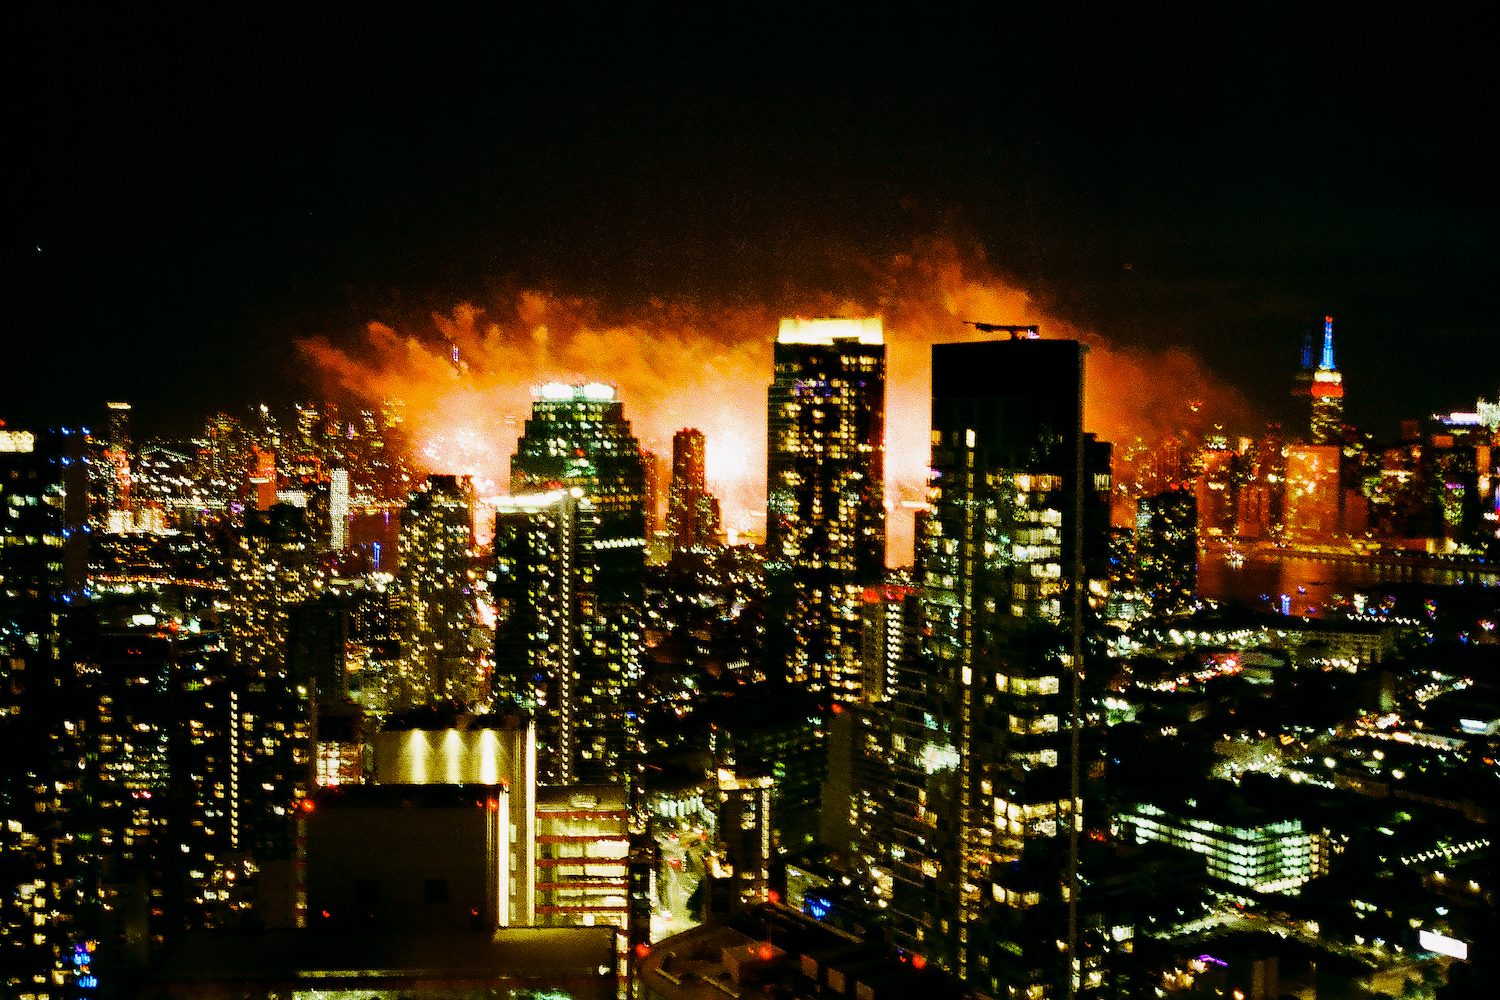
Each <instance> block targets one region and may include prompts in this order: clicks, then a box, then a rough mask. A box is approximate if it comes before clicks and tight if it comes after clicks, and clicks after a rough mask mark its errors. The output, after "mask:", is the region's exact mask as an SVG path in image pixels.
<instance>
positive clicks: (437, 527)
mask: <svg viewBox="0 0 1500 1000" xmlns="http://www.w3.org/2000/svg"><path fill="white" fill-rule="evenodd" d="M470 507H471V489H470V488H469V486H468V482H467V480H466V481H464V482H462V483H460V481H459V479H458V478H457V477H456V476H429V477H427V488H426V489H425V490H421V491H419V492H417V493H413V494H412V495H411V497H410V498H409V499H408V500H407V504H406V509H405V510H404V511H402V512H401V540H400V550H401V566H400V569H399V570H398V571H397V575H396V580H397V585H398V589H399V591H400V596H401V600H402V602H403V603H404V605H405V618H404V622H403V628H402V631H401V654H402V660H403V661H404V667H403V671H404V679H405V686H406V688H407V691H406V696H405V699H404V701H405V704H404V705H400V703H398V706H399V707H411V706H415V705H421V704H426V703H429V702H434V701H448V700H458V701H469V700H472V699H474V698H476V697H478V696H479V694H480V664H479V658H478V655H477V653H476V652H475V650H474V648H473V636H472V632H473V629H474V627H475V625H476V624H477V621H478V617H477V616H478V611H477V609H476V607H475V604H474V584H473V581H472V580H471V578H470V551H471V550H472V548H473V544H474V537H473V527H472V520H471V515H470Z"/></svg>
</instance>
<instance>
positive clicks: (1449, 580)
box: [1198, 550, 1500, 616]
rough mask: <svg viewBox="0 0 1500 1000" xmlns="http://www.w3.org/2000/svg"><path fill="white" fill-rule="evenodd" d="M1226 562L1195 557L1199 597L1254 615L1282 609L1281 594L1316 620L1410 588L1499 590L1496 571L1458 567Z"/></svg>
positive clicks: (1271, 559)
mask: <svg viewBox="0 0 1500 1000" xmlns="http://www.w3.org/2000/svg"><path fill="white" fill-rule="evenodd" d="M1237 562H1238V564H1237V565H1236V564H1234V563H1231V562H1230V560H1229V559H1228V557H1227V556H1226V554H1225V553H1224V552H1222V551H1217V550H1200V551H1199V553H1198V593H1199V595H1200V596H1202V597H1206V598H1210V599H1212V600H1215V601H1231V600H1237V601H1239V602H1240V603H1241V604H1243V605H1245V606H1246V607H1248V608H1250V609H1252V610H1254V611H1272V612H1277V613H1281V612H1282V611H1283V603H1282V595H1286V597H1287V599H1288V602H1289V604H1290V608H1289V610H1290V613H1291V614H1294V615H1313V616H1320V615H1322V614H1323V613H1324V611H1325V610H1326V609H1328V608H1330V607H1334V606H1343V605H1345V603H1346V602H1350V601H1353V600H1354V598H1355V595H1357V594H1359V595H1364V596H1365V598H1367V599H1368V605H1370V606H1373V605H1375V604H1377V603H1378V602H1379V601H1380V600H1381V598H1382V597H1384V596H1386V595H1388V594H1390V593H1391V592H1392V591H1394V590H1400V591H1410V590H1411V589H1412V587H1411V585H1413V584H1416V585H1425V586H1430V587H1451V586H1482V587H1500V571H1496V570H1491V569H1486V570H1477V569H1466V568H1460V567H1448V566H1432V565H1412V564H1410V563H1397V562H1394V561H1389V562H1379V561H1375V560H1372V559H1370V558H1368V557H1365V558H1360V559H1351V558H1341V557H1332V556H1316V555H1302V554H1297V555H1293V554H1290V553H1284V552H1258V551H1251V552H1247V553H1246V554H1245V556H1244V559H1243V561H1242V562H1239V561H1237Z"/></svg>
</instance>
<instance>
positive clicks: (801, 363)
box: [766, 317, 885, 701]
mask: <svg viewBox="0 0 1500 1000" xmlns="http://www.w3.org/2000/svg"><path fill="white" fill-rule="evenodd" d="M775 359H776V372H775V379H774V381H773V382H772V383H771V388H770V392H769V397H768V399H769V424H768V440H767V449H766V455H767V477H766V491H767V495H766V583H767V587H768V590H769V605H768V614H767V616H766V620H767V622H769V623H771V625H770V631H769V633H768V635H767V643H766V657H767V661H768V662H767V670H768V672H774V671H776V670H778V669H780V670H784V675H785V677H786V678H787V680H789V681H791V682H793V683H797V684H803V685H806V686H808V687H809V688H811V689H813V690H827V691H830V692H833V693H834V695H835V697H838V698H841V699H847V700H851V701H852V700H856V699H858V697H859V694H860V672H861V668H860V660H861V656H860V618H861V614H862V605H863V596H864V588H865V587H866V586H867V585H871V584H877V583H880V582H882V580H883V579H884V577H885V338H884V335H883V333H882V331H881V324H880V319H879V318H878V317H876V318H870V319H813V320H808V319H784V320H782V321H781V331H780V334H779V335H778V336H777V338H776V348H775Z"/></svg>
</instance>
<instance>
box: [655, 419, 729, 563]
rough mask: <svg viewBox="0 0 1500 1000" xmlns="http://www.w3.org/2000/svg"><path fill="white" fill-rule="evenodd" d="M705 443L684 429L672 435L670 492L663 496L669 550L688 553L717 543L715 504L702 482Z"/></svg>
mask: <svg viewBox="0 0 1500 1000" xmlns="http://www.w3.org/2000/svg"><path fill="white" fill-rule="evenodd" d="M706 453H707V441H706V439H705V438H704V436H703V432H702V431H700V430H697V429H695V428H690V427H684V428H683V429H682V430H680V431H678V432H677V433H676V434H673V435H672V489H671V492H670V493H669V494H668V495H667V533H668V534H669V535H671V536H672V547H673V548H677V549H690V548H692V547H694V546H697V545H713V544H715V543H717V542H718V540H719V501H718V499H717V498H716V497H714V496H713V494H711V493H709V492H708V482H707V479H706V478H705V468H706V465H705V457H706Z"/></svg>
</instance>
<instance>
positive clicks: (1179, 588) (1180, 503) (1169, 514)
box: [1135, 484, 1198, 617]
mask: <svg viewBox="0 0 1500 1000" xmlns="http://www.w3.org/2000/svg"><path fill="white" fill-rule="evenodd" d="M1135 553H1136V589H1137V590H1139V591H1140V593H1141V596H1142V597H1144V598H1145V601H1146V607H1147V608H1149V609H1150V612H1151V614H1153V615H1155V616H1157V617H1167V616H1170V615H1175V614H1181V613H1184V612H1187V611H1189V610H1191V609H1192V606H1193V595H1194V594H1195V593H1196V592H1197V590H1198V501H1197V498H1196V497H1194V495H1193V491H1192V490H1191V489H1190V488H1189V486H1188V485H1187V484H1183V485H1182V486H1181V487H1179V488H1177V489H1171V490H1166V491H1164V492H1162V493H1158V494H1157V495H1156V496H1154V497H1145V498H1143V499H1141V501H1140V502H1139V503H1137V504H1136V513H1135Z"/></svg>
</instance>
